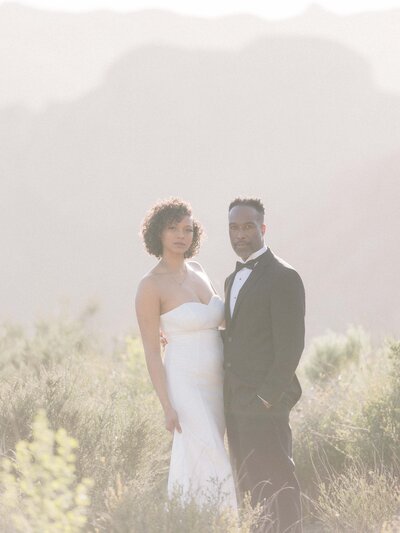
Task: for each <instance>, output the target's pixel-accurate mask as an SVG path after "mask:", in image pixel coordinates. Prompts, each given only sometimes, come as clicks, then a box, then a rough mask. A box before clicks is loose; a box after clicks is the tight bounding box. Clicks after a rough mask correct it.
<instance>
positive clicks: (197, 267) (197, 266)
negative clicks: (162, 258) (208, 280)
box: [187, 261, 205, 272]
mask: <svg viewBox="0 0 400 533" xmlns="http://www.w3.org/2000/svg"><path fill="white" fill-rule="evenodd" d="M187 264H188V265H189V266H190V267H191V268H192V269H193V270H195V271H196V272H205V270H204V268H203V267H202V266H201V264H200V263H199V262H197V261H188V262H187Z"/></svg>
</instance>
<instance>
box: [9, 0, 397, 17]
mask: <svg viewBox="0 0 400 533" xmlns="http://www.w3.org/2000/svg"><path fill="white" fill-rule="evenodd" d="M0 3H1V4H3V3H8V2H5V0H0ZM18 3H21V4H25V5H32V6H37V7H41V8H47V9H51V10H62V11H84V10H93V9H112V10H121V11H131V10H138V9H166V10H173V11H176V12H181V13H185V14H191V15H199V16H219V15H224V14H228V13H253V14H255V15H259V16H263V17H267V18H282V17H283V18H284V17H290V16H292V15H296V14H298V13H301V12H302V11H304V10H305V9H307V7H309V6H310V5H312V4H317V5H319V6H322V7H324V8H325V9H328V10H329V11H333V12H335V13H338V14H348V13H354V12H358V11H378V10H379V11H380V10H383V9H393V8H400V0H361V1H360V0H319V1H318V2H309V1H307V0H280V1H279V2H277V1H276V0H229V1H227V0H201V1H200V0H198V1H188V0H19V1H18Z"/></svg>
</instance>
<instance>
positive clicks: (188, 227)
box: [161, 216, 193, 255]
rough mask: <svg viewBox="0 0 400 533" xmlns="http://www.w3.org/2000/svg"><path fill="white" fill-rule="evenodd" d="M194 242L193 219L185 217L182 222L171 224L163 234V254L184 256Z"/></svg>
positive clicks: (174, 221) (176, 221)
mask: <svg viewBox="0 0 400 533" xmlns="http://www.w3.org/2000/svg"><path fill="white" fill-rule="evenodd" d="M192 242H193V218H192V217H190V216H185V217H183V218H182V220H180V221H178V220H173V221H171V222H169V223H168V224H167V225H166V226H165V228H164V229H163V230H162V232H161V244H162V246H163V254H164V253H165V252H167V251H168V252H172V253H175V254H182V255H183V254H184V253H185V252H187V251H188V250H189V248H190V246H191V244H192Z"/></svg>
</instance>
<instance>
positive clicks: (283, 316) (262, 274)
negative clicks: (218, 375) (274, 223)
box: [223, 249, 305, 415]
mask: <svg viewBox="0 0 400 533" xmlns="http://www.w3.org/2000/svg"><path fill="white" fill-rule="evenodd" d="M234 277H235V273H232V274H231V275H230V276H229V277H228V278H227V279H226V281H225V324H226V326H225V327H226V329H225V331H224V332H223V341H224V367H225V383H224V401H225V409H226V410H227V411H228V412H231V413H237V414H246V415H265V414H266V413H267V412H268V411H269V412H270V413H271V414H272V413H277V412H287V413H288V412H289V411H290V409H291V408H292V407H293V406H294V404H295V403H296V402H297V401H298V400H299V398H300V396H301V387H300V383H299V381H298V379H297V377H296V375H295V370H296V367H297V365H298V362H299V359H300V356H301V353H302V351H303V348H304V315H305V297H304V287H303V283H302V281H301V278H300V276H299V275H298V273H297V272H296V271H295V270H294V269H293V268H292V267H291V266H290V265H288V264H287V263H285V262H284V261H282V260H281V259H279V258H278V257H276V256H275V255H274V254H273V253H272V252H271V250H270V249H268V250H267V251H266V252H265V253H264V254H262V255H261V256H260V257H259V261H258V263H257V265H256V266H255V268H254V270H253V271H252V272H251V274H250V276H249V278H248V279H247V281H246V282H245V284H244V285H243V287H242V288H241V290H240V292H239V295H238V298H237V301H236V304H235V309H234V312H233V316H232V317H231V313H230V292H231V287H232V283H233V280H234ZM258 396H260V397H261V398H264V400H266V401H267V402H268V403H270V404H271V406H272V407H271V409H267V408H266V406H265V405H264V404H263V403H262V401H261V400H260V398H259V397H258Z"/></svg>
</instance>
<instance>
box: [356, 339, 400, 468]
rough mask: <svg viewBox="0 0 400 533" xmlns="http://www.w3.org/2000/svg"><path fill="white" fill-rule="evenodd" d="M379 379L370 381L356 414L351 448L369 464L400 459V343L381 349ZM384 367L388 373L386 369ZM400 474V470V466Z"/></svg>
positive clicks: (379, 353)
mask: <svg viewBox="0 0 400 533" xmlns="http://www.w3.org/2000/svg"><path fill="white" fill-rule="evenodd" d="M376 366H379V367H380V371H381V374H380V375H379V373H378V371H376V372H374V376H375V379H371V381H370V383H369V385H370V386H369V390H368V393H367V394H366V395H365V397H364V398H363V402H362V403H361V404H360V406H359V409H358V410H357V412H356V414H355V416H354V427H355V429H354V431H353V435H352V439H349V442H348V449H349V452H350V453H351V454H353V455H355V454H356V455H357V456H358V457H360V459H361V460H362V461H363V462H364V464H366V465H368V466H369V467H373V466H374V464H375V463H376V458H377V457H378V458H379V461H380V462H382V463H383V464H385V465H398V462H399V460H400V447H399V443H400V343H391V344H388V345H387V346H385V348H383V349H382V350H379V351H378V352H377V361H376ZM382 369H383V370H384V372H382ZM398 471H399V473H400V469H398Z"/></svg>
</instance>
